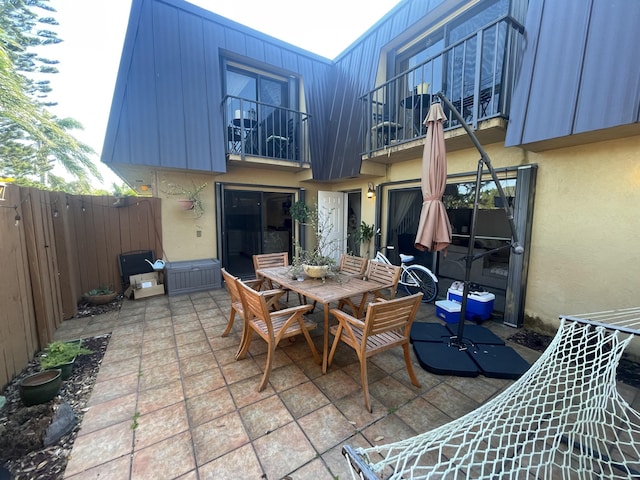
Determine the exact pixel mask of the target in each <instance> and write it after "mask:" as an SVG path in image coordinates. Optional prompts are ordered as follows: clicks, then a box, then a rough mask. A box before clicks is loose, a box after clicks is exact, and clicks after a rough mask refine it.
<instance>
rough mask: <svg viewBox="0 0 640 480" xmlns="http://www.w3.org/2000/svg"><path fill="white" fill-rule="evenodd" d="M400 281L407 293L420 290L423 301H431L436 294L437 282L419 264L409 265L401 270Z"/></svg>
mask: <svg viewBox="0 0 640 480" xmlns="http://www.w3.org/2000/svg"><path fill="white" fill-rule="evenodd" d="M400 283H401V284H402V285H403V286H404V289H405V290H406V291H407V293H408V294H409V295H413V294H414V293H418V292H422V295H423V296H422V301H423V302H424V303H429V302H432V301H433V300H435V298H436V296H437V295H438V282H435V281H434V280H433V277H431V275H429V273H428V272H427V271H426V269H425V268H424V267H423V266H421V265H409V266H408V267H407V268H406V270H403V271H402V276H401V277H400Z"/></svg>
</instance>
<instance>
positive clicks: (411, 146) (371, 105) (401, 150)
mask: <svg viewBox="0 0 640 480" xmlns="http://www.w3.org/2000/svg"><path fill="white" fill-rule="evenodd" d="M523 40H524V27H523V26H522V25H521V24H519V23H518V22H516V21H515V20H514V19H513V18H511V17H503V18H501V19H498V20H496V21H494V22H492V23H491V24H489V25H487V26H485V27H484V28H482V29H480V30H478V31H476V32H474V33H473V34H471V35H468V36H467V37H465V38H463V39H461V40H459V41H458V42H456V43H454V44H452V45H450V46H448V47H447V48H445V49H444V50H442V51H441V52H439V53H438V54H436V55H434V56H433V57H431V58H429V59H428V60H426V61H425V62H424V63H421V64H420V65H417V66H416V67H413V68H411V69H410V70H407V71H405V72H403V73H402V74H400V75H398V76H396V77H394V78H392V79H391V80H389V81H387V82H386V83H384V84H382V85H380V86H378V87H377V88H375V89H374V90H372V91H370V92H368V93H367V94H366V95H364V96H363V97H362V104H363V109H364V113H363V115H364V116H363V118H364V131H363V136H362V137H363V140H364V141H363V153H362V155H363V159H372V160H376V159H377V160H379V161H384V162H387V163H388V162H392V161H397V160H403V159H406V158H409V157H413V156H415V155H416V153H417V151H418V149H419V148H422V146H423V145H424V136H425V134H426V127H425V126H424V125H423V123H422V122H423V121H424V118H425V117H426V115H427V113H428V111H429V107H430V105H431V101H432V95H433V94H435V93H437V92H438V91H442V92H444V94H445V95H446V96H447V97H448V98H449V99H450V100H451V103H452V104H453V106H454V107H456V109H457V110H458V111H459V112H460V114H461V116H462V117H463V119H464V121H465V122H466V123H467V124H468V125H469V126H470V127H471V128H472V129H474V130H476V131H478V138H479V139H480V140H481V141H483V138H484V140H485V141H488V142H494V141H498V140H500V139H502V140H504V134H505V131H506V121H507V119H508V114H509V106H510V102H511V95H512V92H513V86H514V83H515V71H516V66H517V64H518V61H519V56H520V52H521V46H522V42H523ZM433 98H435V97H433ZM445 114H446V115H447V118H448V119H449V120H448V121H447V122H446V123H445V132H447V131H448V132H449V133H445V136H446V137H447V138H448V139H449V138H450V139H451V140H448V141H447V147H448V148H450V144H451V147H453V149H456V148H465V147H466V146H467V145H466V144H465V135H464V131H462V130H461V129H458V127H460V126H461V125H460V122H459V121H458V120H457V119H455V118H454V116H453V114H452V112H451V111H447V109H446V108H445ZM456 129H458V130H457V131H456ZM468 146H471V143H470V142H469V145H468Z"/></svg>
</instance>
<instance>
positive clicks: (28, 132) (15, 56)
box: [0, 0, 101, 190]
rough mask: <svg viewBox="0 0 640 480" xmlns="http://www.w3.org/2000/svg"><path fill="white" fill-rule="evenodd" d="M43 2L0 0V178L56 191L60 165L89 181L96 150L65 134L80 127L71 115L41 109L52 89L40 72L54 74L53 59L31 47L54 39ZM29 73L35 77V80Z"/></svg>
mask: <svg viewBox="0 0 640 480" xmlns="http://www.w3.org/2000/svg"><path fill="white" fill-rule="evenodd" d="M41 11H46V12H50V11H54V10H53V8H51V7H50V6H49V5H48V0H0V146H1V149H0V176H2V177H13V178H15V179H16V183H17V184H19V185H29V186H37V187H38V188H45V189H54V190H61V189H62V188H61V185H63V181H62V180H61V179H60V178H58V177H55V176H53V175H52V174H51V171H52V169H53V167H54V166H55V165H60V166H62V167H63V168H64V169H65V170H66V171H67V172H68V173H69V174H71V175H72V176H73V177H74V178H76V179H78V180H79V181H80V182H83V183H86V184H88V183H89V182H88V179H89V178H90V177H91V176H93V177H95V178H97V179H101V176H100V173H99V171H98V169H97V167H96V166H95V164H94V163H93V161H92V160H91V158H90V155H92V154H95V152H94V151H93V150H92V149H91V147H89V146H88V145H86V144H83V143H81V142H79V141H78V140H76V139H75V138H74V137H73V136H72V135H71V134H70V133H69V132H70V131H72V130H76V129H81V128H82V125H81V124H80V123H79V122H78V121H76V120H74V119H72V118H57V117H56V116H54V115H52V114H51V113H49V112H48V111H47V110H46V109H45V107H47V106H50V105H53V104H52V103H45V102H44V99H45V98H46V96H47V93H49V92H50V91H51V87H50V85H49V81H48V80H43V79H41V77H42V74H51V73H56V72H57V69H56V68H55V67H54V65H55V64H56V63H57V61H55V60H49V59H47V58H44V57H43V56H41V55H40V54H36V53H35V52H34V49H38V48H39V47H43V46H46V45H49V44H52V43H57V42H59V40H58V38H57V37H56V34H55V32H53V31H51V30H49V29H48V28H45V27H43V25H46V26H48V25H56V24H57V23H56V21H55V19H54V18H53V17H51V16H43V15H41V13H40V12H41ZM34 74H37V75H38V79H37V80H34V79H33V78H32V77H33V75H34Z"/></svg>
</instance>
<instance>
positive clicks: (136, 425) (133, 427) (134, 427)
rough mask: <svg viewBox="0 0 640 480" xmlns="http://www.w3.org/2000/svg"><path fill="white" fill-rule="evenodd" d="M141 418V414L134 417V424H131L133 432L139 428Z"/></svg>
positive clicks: (137, 413) (138, 413)
mask: <svg viewBox="0 0 640 480" xmlns="http://www.w3.org/2000/svg"><path fill="white" fill-rule="evenodd" d="M139 418H140V412H136V413H135V414H134V415H133V423H132V424H131V430H135V429H136V428H138V419H139Z"/></svg>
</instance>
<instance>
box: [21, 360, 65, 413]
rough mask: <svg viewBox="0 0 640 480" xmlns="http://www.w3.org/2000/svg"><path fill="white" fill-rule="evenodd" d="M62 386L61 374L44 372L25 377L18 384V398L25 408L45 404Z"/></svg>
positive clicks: (58, 371)
mask: <svg viewBox="0 0 640 480" xmlns="http://www.w3.org/2000/svg"><path fill="white" fill-rule="evenodd" d="M61 384H62V372H61V371H60V370H59V369H57V370H44V371H42V372H38V373H34V374H33V375H29V376H28V377H25V378H24V379H23V380H22V381H21V382H20V398H21V399H22V402H23V403H24V404H25V405H26V406H28V407H29V406H31V405H38V404H40V403H46V402H48V401H49V400H51V399H52V398H53V397H55V396H56V395H57V394H58V391H59V390H60V385H61Z"/></svg>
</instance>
